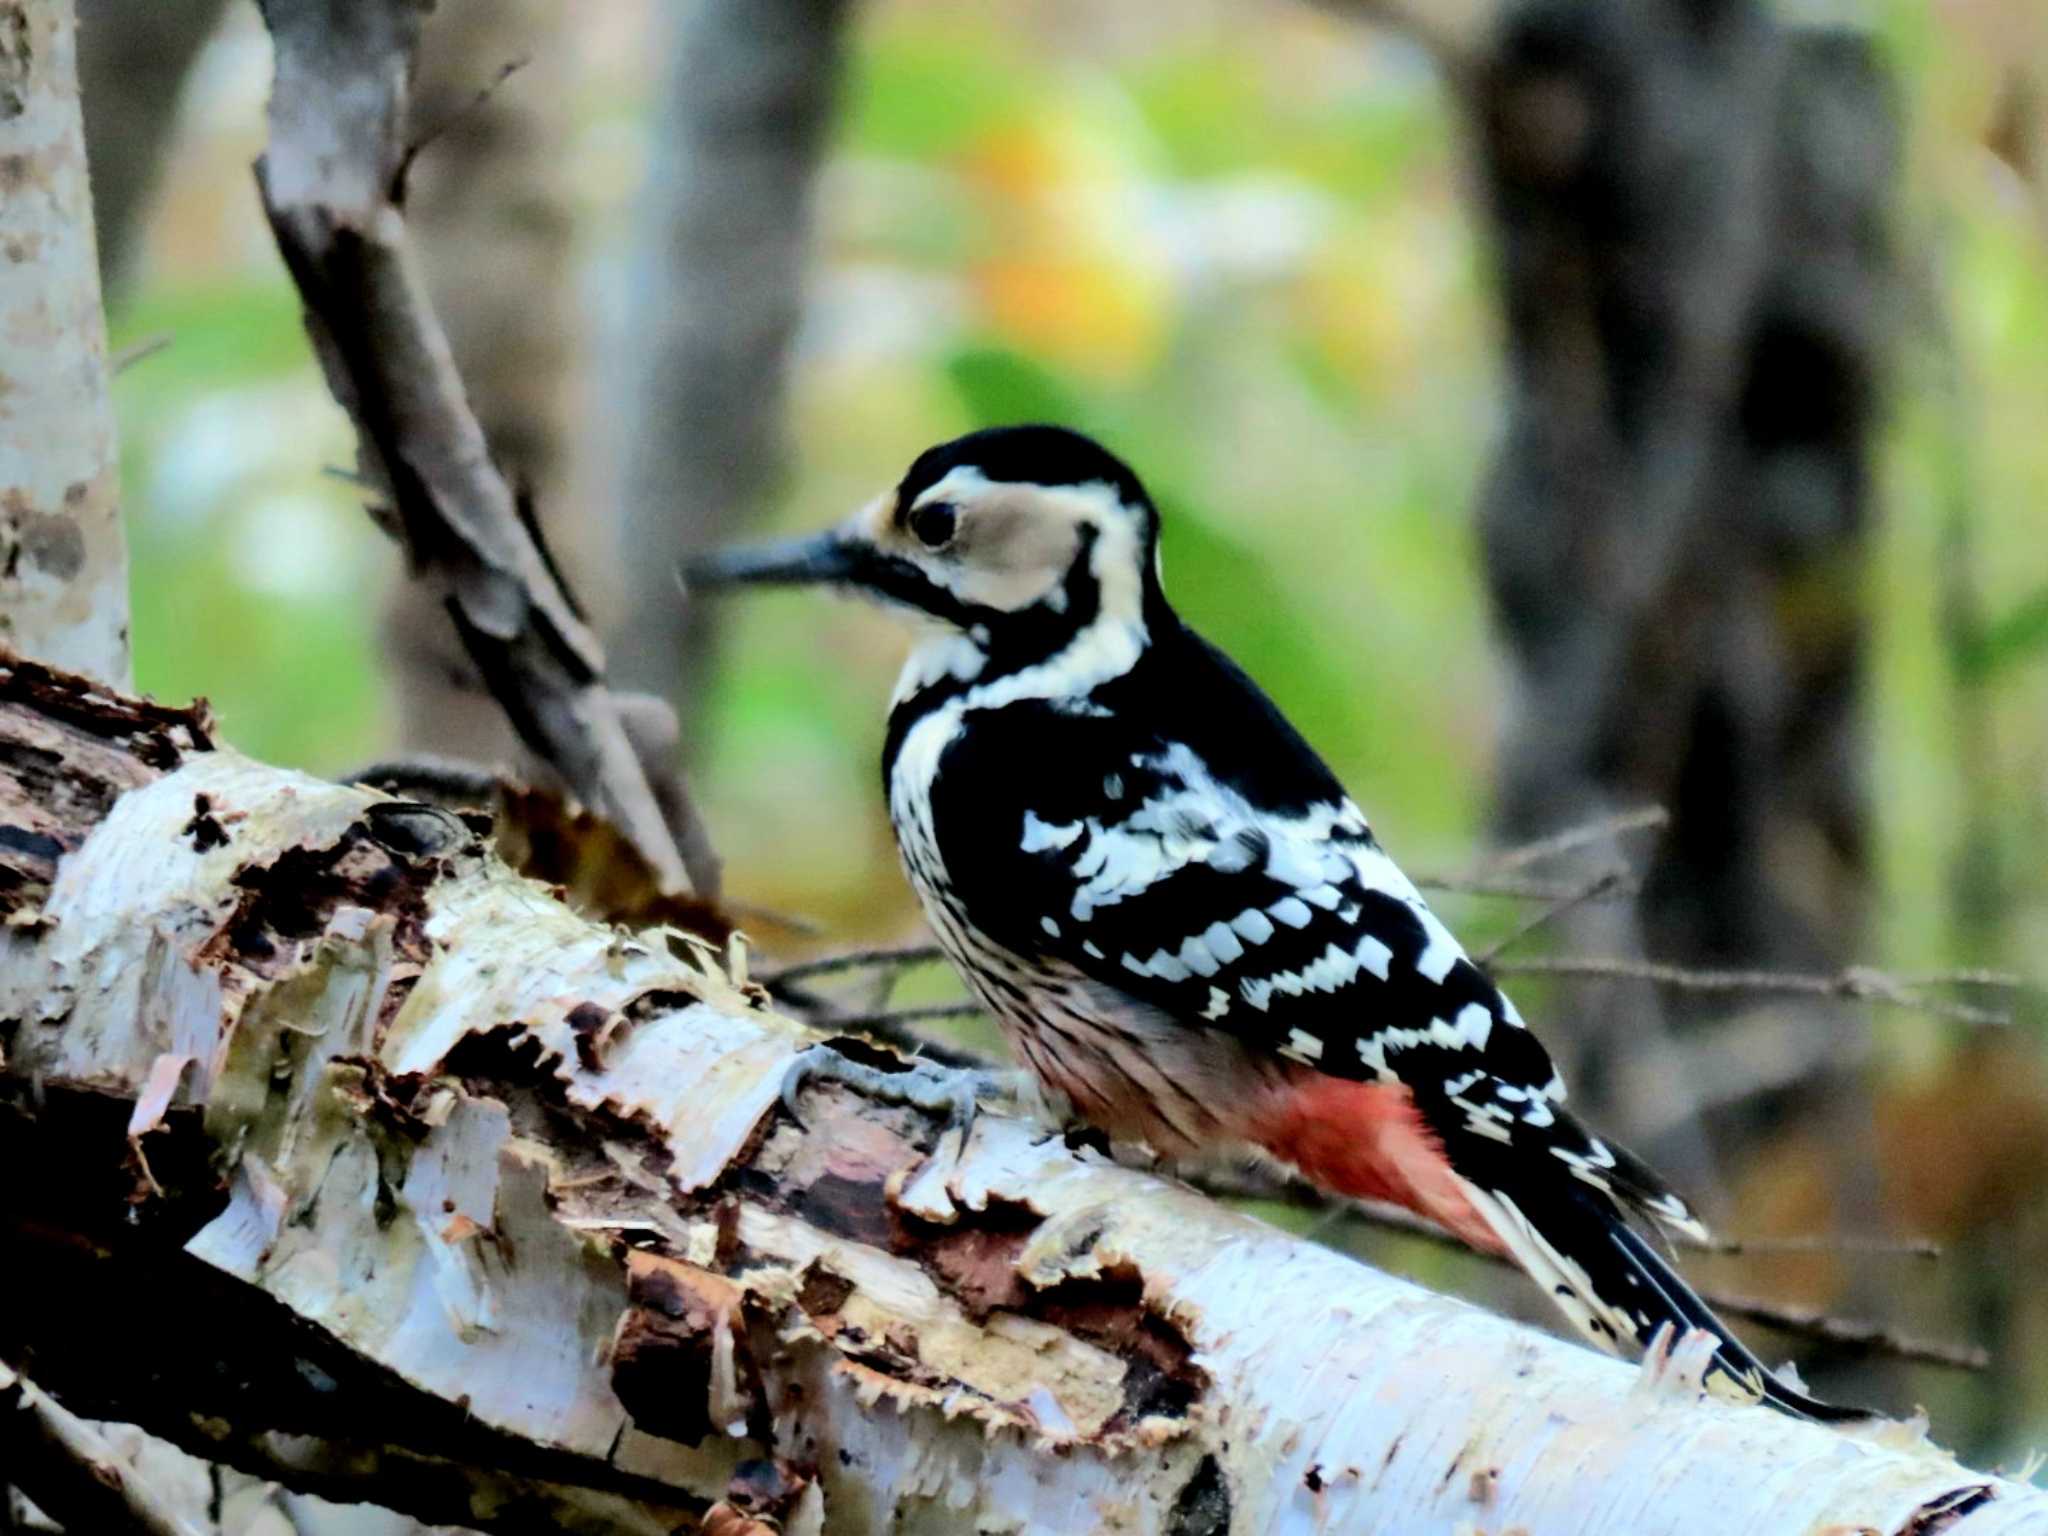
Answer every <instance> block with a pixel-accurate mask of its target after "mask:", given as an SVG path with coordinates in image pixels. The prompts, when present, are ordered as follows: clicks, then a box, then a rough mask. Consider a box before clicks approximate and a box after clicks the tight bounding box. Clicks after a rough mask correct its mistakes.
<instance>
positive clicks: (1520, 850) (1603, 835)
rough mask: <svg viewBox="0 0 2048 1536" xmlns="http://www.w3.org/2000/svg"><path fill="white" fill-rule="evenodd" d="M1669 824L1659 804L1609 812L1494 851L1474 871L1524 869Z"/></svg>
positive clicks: (1498, 872) (1493, 872)
mask: <svg viewBox="0 0 2048 1536" xmlns="http://www.w3.org/2000/svg"><path fill="white" fill-rule="evenodd" d="M1670 824H1671V813H1670V812H1669V811H1667V810H1665V809H1664V807H1663V806H1661V805H1643V806H1638V807H1636V808H1635V809H1634V810H1630V811H1616V812H1615V813H1614V814H1612V815H1611V816H1601V817H1597V818H1595V819H1594V820H1592V821H1587V822H1581V823H1580V824H1579V825H1577V826H1573V827H1566V828H1565V829H1564V830H1563V831H1561V832H1553V833H1551V834H1550V836H1548V837H1540V838H1538V839H1536V841H1534V842H1532V843H1523V844H1521V845H1520V846H1519V847H1515V848H1510V849H1507V850H1506V851H1505V852H1503V853H1498V854H1495V855H1494V856H1493V857H1492V858H1490V859H1488V860H1487V861H1486V862H1485V863H1484V864H1482V865H1480V866H1479V868H1478V869H1477V870H1475V871H1474V873H1475V874H1478V875H1482V876H1483V875H1503V874H1508V873H1510V872H1512V871H1514V870H1519V869H1527V868H1528V867H1529V866H1530V865H1531V864H1540V863H1542V862H1543V861H1545V860H1546V859H1554V858H1556V857H1557V856H1558V855H1559V854H1564V853H1572V852H1574V851H1576V850H1577V849H1580V848H1583V847H1585V846H1586V845H1587V844H1588V843H1600V842H1606V841H1607V840H1609V839H1610V838H1616V837H1620V836H1621V835H1622V834H1623V833H1626V832H1648V831H1651V830H1653V829H1658V828H1663V827H1667V826H1669V825H1670Z"/></svg>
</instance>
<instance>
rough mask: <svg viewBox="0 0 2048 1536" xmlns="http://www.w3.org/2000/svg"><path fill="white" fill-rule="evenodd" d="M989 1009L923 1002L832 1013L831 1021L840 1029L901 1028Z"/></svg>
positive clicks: (970, 1004)
mask: <svg viewBox="0 0 2048 1536" xmlns="http://www.w3.org/2000/svg"><path fill="white" fill-rule="evenodd" d="M987 1011H988V1010H987V1009H985V1008H983V1007H982V1006H981V1004H979V1003H974V1002H967V1001H965V1000H963V1001H961V1002H957V1003H923V1004H920V1005H918V1006H917V1007H914V1008H884V1009H877V1010H876V1011H875V1012H873V1013H846V1014H837V1015H834V1016H833V1019H832V1024H833V1026H834V1027H835V1028H838V1029H866V1030H881V1029H901V1028H903V1027H905V1026H907V1025H914V1024H934V1023H937V1022H939V1021H940V1020H942V1019H974V1018H979V1017H981V1016H982V1015H983V1014H984V1013H986V1012H987Z"/></svg>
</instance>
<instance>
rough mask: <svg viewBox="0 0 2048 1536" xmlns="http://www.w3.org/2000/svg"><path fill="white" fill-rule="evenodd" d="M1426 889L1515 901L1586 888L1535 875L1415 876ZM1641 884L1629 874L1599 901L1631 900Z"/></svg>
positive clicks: (1564, 896) (1565, 896)
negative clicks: (1499, 897)
mask: <svg viewBox="0 0 2048 1536" xmlns="http://www.w3.org/2000/svg"><path fill="white" fill-rule="evenodd" d="M1412 878H1413V879H1414V881H1415V884H1416V885H1417V886H1418V887H1419V888H1420V889H1422V890H1425V891H1455V892H1457V893H1458V894H1459V895H1461V896H1502V897H1506V898H1508V899H1510V900H1513V901H1565V900H1569V899H1573V898H1576V897H1577V896H1578V894H1579V892H1580V891H1581V890H1582V889H1583V888H1582V886H1581V885H1580V883H1579V882H1578V881H1576V880H1545V879H1542V878H1541V877H1539V876H1534V875H1455V874H1423V875H1415V876H1413V877H1412ZM1640 890H1641V887H1640V886H1639V885H1638V883H1637V882H1636V880H1635V878H1634V877H1633V876H1625V877H1624V878H1622V879H1621V880H1618V881H1616V882H1615V884H1614V885H1613V886H1612V887H1610V888H1609V889H1607V890H1605V891H1602V892H1601V893H1600V894H1599V895H1598V896H1596V897H1591V898H1588V899H1589V900H1597V901H1627V900H1629V899H1631V898H1632V897H1634V896H1635V895H1637V894H1638V892H1639V891H1640Z"/></svg>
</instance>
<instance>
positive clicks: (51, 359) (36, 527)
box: [0, 0, 129, 686]
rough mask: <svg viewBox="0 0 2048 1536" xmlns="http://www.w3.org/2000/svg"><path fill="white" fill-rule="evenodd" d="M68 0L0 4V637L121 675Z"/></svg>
mask: <svg viewBox="0 0 2048 1536" xmlns="http://www.w3.org/2000/svg"><path fill="white" fill-rule="evenodd" d="M107 379H108V369H107V327H106V318H105V316H104V315H103V314H102V313H101V310H100V275H99V259H98V255H97V253H96V252H95V250H94V247H93V222H92V193H91V190H90V188H89V187H88V186H87V183H86V174H85V130H84V127H83V124H82V123H81V121H80V118H79V110H78V29H77V25H76V22H75V20H74V18H73V15H72V6H71V0H0V642H4V643H6V644H8V645H11V646H13V647H14V648H15V649H17V650H19V651H21V652H23V653H25V654H27V655H32V656H39V657H42V658H43V659H45V660H48V661H51V662H54V663H56V664H57V665H59V666H63V667H69V668H72V669H74V670H77V671H81V672H88V673H90V674H92V675H93V676H94V677H98V678H101V679H103V680H104V681H107V682H111V683H115V684H117V685H123V686H125V685H126V684H127V682H128V677H129V672H128V559H127V547H126V544H125V542H124V540H123V538H122V533H121V514H120V490H121V486H120V475H119V467H118V463H117V458H116V446H117V445H116V442H115V436H114V410H113V404H112V401H111V400H110V399H109V398H108V394H107Z"/></svg>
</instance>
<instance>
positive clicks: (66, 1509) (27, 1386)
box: [0, 1361, 198, 1536]
mask: <svg viewBox="0 0 2048 1536" xmlns="http://www.w3.org/2000/svg"><path fill="white" fill-rule="evenodd" d="M0 1468H5V1469H6V1472H7V1478H8V1480H9V1481H12V1482H13V1483H14V1484H15V1485H16V1486H17V1487H19V1488H20V1489H21V1491H22V1492H23V1493H25V1494H27V1495H28V1497H29V1498H30V1499H32V1500H34V1501H35V1505H36V1507H37V1508H38V1509H40V1510H41V1511H42V1512H43V1513H44V1514H46V1515H48V1516H49V1517H50V1518H51V1519H52V1520H55V1521H56V1522H57V1523H58V1524H59V1525H60V1526H62V1527H63V1528H64V1529H65V1530H66V1531H79V1532H83V1531H93V1532H101V1531H104V1532H107V1533H108V1536H198V1533H197V1532H196V1531H194V1530H193V1529H192V1527H191V1526H190V1525H188V1524H186V1523H185V1521H183V1520H181V1519H179V1518H178V1516H177V1515H176V1513H174V1512H173V1511H172V1510H171V1509H170V1508H169V1507H168V1506H167V1505H166V1504H165V1503H164V1501H163V1500H162V1499H161V1498H159V1497H158V1496H157V1494H156V1493H155V1491H154V1490H152V1489H151V1488H150V1487H149V1485H148V1484H147V1483H146V1482H145V1481H144V1480H143V1479H142V1478H141V1477H140V1476H139V1475H138V1474H137V1473H136V1470H135V1469H134V1468H133V1467H130V1466H127V1465H125V1464H124V1463H123V1462H122V1460H121V1458H120V1456H119V1455H118V1454H116V1453H115V1451H114V1448H113V1447H112V1446H110V1445H108V1444H107V1442H106V1440H105V1438H104V1437H102V1436H101V1434H100V1433H99V1431H98V1430H96V1429H94V1428H93V1427H92V1426H91V1425H90V1424H87V1423H86V1422H85V1421H84V1420H82V1419H80V1418H79V1417H78V1415H76V1414H74V1413H71V1412H68V1411H67V1410H66V1409H65V1408H64V1406H63V1404H61V1403H57V1402H53V1401H52V1400H51V1399H50V1398H49V1397H48V1396H47V1395H45V1394H44V1393H42V1392H39V1391H37V1390H36V1385H35V1383H34V1382H32V1381H29V1380H28V1379H27V1378H25V1377H23V1376H20V1375H18V1374H17V1373H16V1372H14V1371H13V1370H11V1369H10V1368H9V1367H8V1366H7V1364H6V1362H5V1361H0Z"/></svg>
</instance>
